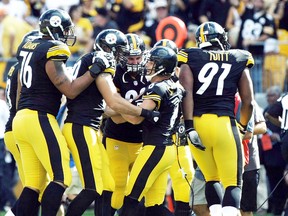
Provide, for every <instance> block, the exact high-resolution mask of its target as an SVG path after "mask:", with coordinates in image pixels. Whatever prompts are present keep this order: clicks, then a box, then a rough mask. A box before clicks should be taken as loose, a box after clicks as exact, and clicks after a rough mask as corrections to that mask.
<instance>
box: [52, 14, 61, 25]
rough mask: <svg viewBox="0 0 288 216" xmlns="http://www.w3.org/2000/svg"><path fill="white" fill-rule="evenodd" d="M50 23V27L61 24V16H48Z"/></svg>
mask: <svg viewBox="0 0 288 216" xmlns="http://www.w3.org/2000/svg"><path fill="white" fill-rule="evenodd" d="M50 25H51V26H52V27H59V26H60V25H61V18H60V17H59V16H52V17H51V18H50Z"/></svg>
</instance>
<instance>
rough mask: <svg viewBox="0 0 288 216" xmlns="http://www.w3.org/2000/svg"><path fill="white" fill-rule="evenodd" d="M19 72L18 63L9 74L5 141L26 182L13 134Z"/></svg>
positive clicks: (21, 176)
mask: <svg viewBox="0 0 288 216" xmlns="http://www.w3.org/2000/svg"><path fill="white" fill-rule="evenodd" d="M19 70H20V65H19V63H18V62H17V63H16V64H14V65H13V66H12V67H11V68H10V70H9V72H8V74H7V80H6V101H7V104H8V106H9V111H10V115H9V119H8V121H7V123H6V126H5V134H4V141H5V145H6V148H7V149H8V151H10V152H11V154H12V155H13V157H14V159H15V161H16V163H17V168H18V173H19V178H20V181H21V182H24V173H23V168H22V161H21V158H20V152H19V148H18V147H17V144H16V142H15V139H14V136H13V133H12V121H13V119H14V117H15V115H16V97H17V83H18V81H17V77H18V72H19Z"/></svg>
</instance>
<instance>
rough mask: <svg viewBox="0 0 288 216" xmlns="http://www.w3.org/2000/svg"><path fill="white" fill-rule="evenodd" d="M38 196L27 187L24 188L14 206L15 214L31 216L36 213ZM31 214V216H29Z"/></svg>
mask: <svg viewBox="0 0 288 216" xmlns="http://www.w3.org/2000/svg"><path fill="white" fill-rule="evenodd" d="M38 197H39V194H38V193H37V192H36V191H34V190H32V189H30V188H27V187H24V189H23V191H22V193H21V195H20V197H19V199H18V201H17V205H16V214H15V215H17V216H18V215H19V216H26V215H27V216H31V215H32V214H33V213H35V212H38V209H39V205H40V204H39V202H38ZM31 213H32V214H31Z"/></svg>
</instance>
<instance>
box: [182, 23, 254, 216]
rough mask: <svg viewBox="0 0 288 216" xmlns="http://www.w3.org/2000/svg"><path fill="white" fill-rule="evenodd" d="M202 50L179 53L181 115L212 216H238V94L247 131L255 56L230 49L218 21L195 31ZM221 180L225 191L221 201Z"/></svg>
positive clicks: (240, 171)
mask: <svg viewBox="0 0 288 216" xmlns="http://www.w3.org/2000/svg"><path fill="white" fill-rule="evenodd" d="M196 40H197V46H198V48H189V49H185V50H181V51H180V52H179V54H178V60H179V63H180V65H181V70H180V77H179V80H180V83H181V84H182V85H183V87H184V88H185V90H186V97H185V98H184V100H183V116H184V121H185V128H186V133H187V137H188V139H189V140H190V141H191V143H192V144H193V146H192V147H191V150H192V154H193V157H194V158H195V160H196V162H197V164H198V166H199V167H200V169H201V171H202V172H203V174H204V177H205V180H206V188H205V195H206V199H207V202H208V207H209V210H210V213H211V215H215V216H218V215H219V216H220V215H223V216H236V215H237V214H238V212H239V208H240V198H241V184H242V173H243V167H244V163H243V161H244V157H243V155H242V144H241V137H240V132H239V129H238V127H237V124H236V120H235V115H234V106H235V103H234V96H235V93H236V92H237V90H238V91H239V94H240V97H241V98H242V99H243V100H242V106H241V110H240V122H239V123H240V126H241V127H242V128H243V129H244V130H246V127H247V123H248V121H249V119H250V118H251V115H252V113H253V103H252V101H253V86H252V81H251V77H250V74H249V68H251V67H252V66H253V65H254V59H253V57H252V55H251V53H249V52H247V51H244V50H238V49H235V50H233V49H232V50H229V48H230V44H229V43H228V37H227V33H226V32H225V31H224V29H223V28H222V27H221V26H220V25H219V24H218V23H215V22H205V23H203V24H201V25H200V26H199V27H198V29H197V31H196ZM220 181H221V183H222V184H223V186H224V189H225V192H224V196H223V199H222V197H221V194H222V193H221V186H220Z"/></svg>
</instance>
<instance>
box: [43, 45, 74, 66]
mask: <svg viewBox="0 0 288 216" xmlns="http://www.w3.org/2000/svg"><path fill="white" fill-rule="evenodd" d="M49 42H50V43H51V46H50V48H49V49H48V51H47V55H46V57H47V59H51V60H56V61H66V60H67V59H68V58H69V57H70V55H71V52H70V50H69V48H68V46H67V45H66V44H64V43H62V42H61V41H49Z"/></svg>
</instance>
